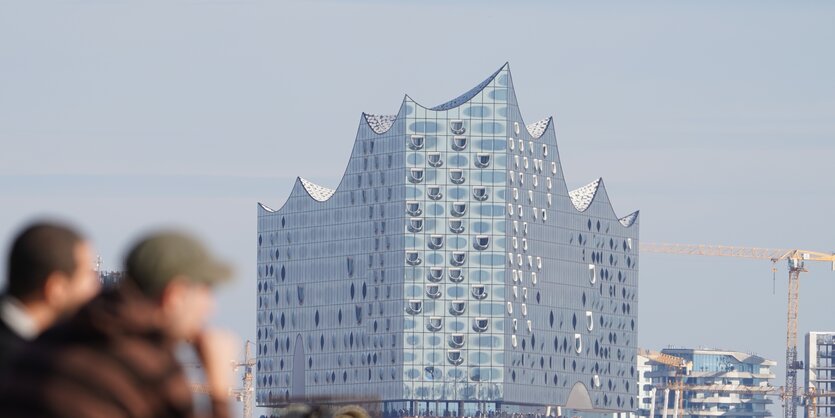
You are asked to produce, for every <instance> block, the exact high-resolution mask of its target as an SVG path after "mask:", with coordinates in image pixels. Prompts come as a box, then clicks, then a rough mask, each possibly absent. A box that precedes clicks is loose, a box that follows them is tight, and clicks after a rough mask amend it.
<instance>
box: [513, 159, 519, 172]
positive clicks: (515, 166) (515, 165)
mask: <svg viewBox="0 0 835 418" xmlns="http://www.w3.org/2000/svg"><path fill="white" fill-rule="evenodd" d="M513 168H515V169H517V170H518V169H519V156H518V155H514V156H513Z"/></svg>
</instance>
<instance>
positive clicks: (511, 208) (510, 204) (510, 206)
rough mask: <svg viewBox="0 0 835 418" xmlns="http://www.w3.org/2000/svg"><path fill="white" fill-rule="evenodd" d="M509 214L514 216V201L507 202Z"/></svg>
mask: <svg viewBox="0 0 835 418" xmlns="http://www.w3.org/2000/svg"><path fill="white" fill-rule="evenodd" d="M507 214H508V215H509V216H513V204H512V203H508V204H507Z"/></svg>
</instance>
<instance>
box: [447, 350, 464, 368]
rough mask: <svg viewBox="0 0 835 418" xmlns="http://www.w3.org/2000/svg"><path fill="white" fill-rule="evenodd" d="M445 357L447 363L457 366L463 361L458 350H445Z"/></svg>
mask: <svg viewBox="0 0 835 418" xmlns="http://www.w3.org/2000/svg"><path fill="white" fill-rule="evenodd" d="M446 359H447V361H448V362H449V364H451V365H453V366H458V365H460V364H461V363H463V362H464V357H462V356H461V351H460V350H449V351H447V352H446Z"/></svg>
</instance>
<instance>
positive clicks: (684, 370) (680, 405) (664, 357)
mask: <svg viewBox="0 0 835 418" xmlns="http://www.w3.org/2000/svg"><path fill="white" fill-rule="evenodd" d="M641 355H643V356H645V357H646V358H648V359H649V360H650V361H653V362H655V363H659V364H662V365H665V366H668V367H672V368H673V369H675V375H674V376H673V378H672V382H668V383H667V384H665V385H661V386H658V387H656V388H653V390H652V403H651V404H650V413H649V415H650V417H653V416H654V415H655V391H656V390H657V389H662V390H663V391H664V410H663V413H662V415H661V417H662V418H667V413H668V412H669V411H668V408H669V401H670V399H669V397H670V391H671V390H672V391H673V394H674V395H675V401H674V402H675V404H674V405H675V407H674V408H673V418H678V417H679V414H680V413H682V412H683V411H684V402H683V396H684V389H685V387H686V386H685V385H684V378H685V377H686V376H687V374H688V373H689V371H690V370H692V369H693V362H692V361H687V360H685V359H683V358H681V357H676V356H671V355H669V354H665V353H660V352H657V351H648V350H647V351H644V352H642V353H641Z"/></svg>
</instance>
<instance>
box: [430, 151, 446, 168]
mask: <svg viewBox="0 0 835 418" xmlns="http://www.w3.org/2000/svg"><path fill="white" fill-rule="evenodd" d="M426 161H427V162H428V163H429V165H431V166H432V167H440V166H442V165H444V162H443V161H441V153H440V152H430V153H428V154H426Z"/></svg>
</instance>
